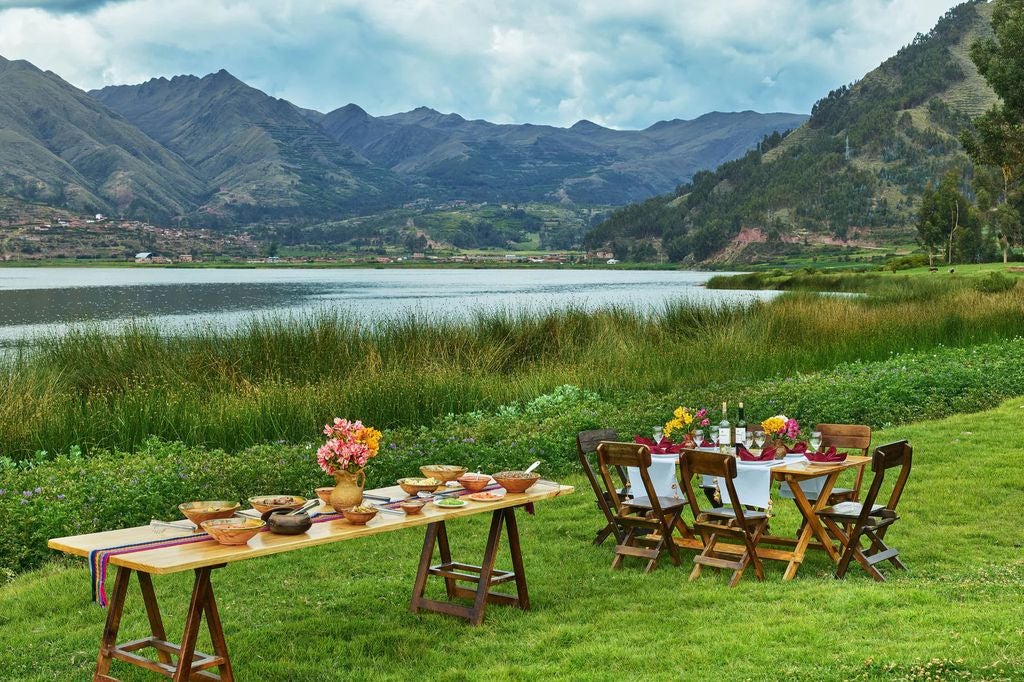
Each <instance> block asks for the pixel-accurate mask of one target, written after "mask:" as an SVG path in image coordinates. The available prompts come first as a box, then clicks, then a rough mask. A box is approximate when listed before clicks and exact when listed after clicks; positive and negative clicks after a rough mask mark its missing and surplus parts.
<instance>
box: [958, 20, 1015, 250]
mask: <svg viewBox="0 0 1024 682" xmlns="http://www.w3.org/2000/svg"><path fill="white" fill-rule="evenodd" d="M992 30H993V33H994V37H993V38H988V39H985V40H979V41H977V42H975V43H974V44H973V45H972V46H971V60H972V61H973V62H974V64H975V66H977V67H978V72H979V73H981V75H982V76H984V78H985V80H986V81H988V84H989V85H990V86H991V87H992V89H993V90H995V92H996V94H997V95H999V97H1000V99H1001V102H998V103H996V104H994V105H992V107H991V108H990V109H989V110H988V111H986V112H985V113H984V114H982V115H981V116H979V117H978V118H976V119H974V130H973V131H964V132H963V134H962V135H961V142H962V143H963V145H964V149H965V150H966V151H967V154H968V155H969V156H970V157H971V159H972V160H973V161H974V162H975V163H977V164H979V165H983V166H993V167H995V168H998V169H999V172H1000V175H1001V179H1002V188H1001V192H1000V195H999V197H998V200H997V201H996V203H995V206H994V212H995V229H996V231H997V234H998V238H999V243H1000V246H1001V247H1002V249H1003V262H1004V263H1005V262H1006V261H1007V260H1009V252H1010V249H1012V248H1013V247H1014V246H1015V245H1017V244H1020V243H1022V242H1024V227H1022V225H1021V221H1020V214H1019V212H1018V211H1017V210H1015V209H1014V208H1013V207H1012V206H1009V205H1008V204H1013V203H1019V202H1020V201H1021V198H1022V197H1021V194H1022V188H1021V180H1022V178H1024V87H1022V85H1021V84H1022V83H1024V0H996V3H995V8H994V9H993V12H992ZM1004 206H1005V208H1004Z"/></svg>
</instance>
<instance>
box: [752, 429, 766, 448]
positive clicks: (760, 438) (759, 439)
mask: <svg viewBox="0 0 1024 682" xmlns="http://www.w3.org/2000/svg"><path fill="white" fill-rule="evenodd" d="M754 445H756V446H757V449H758V450H760V449H761V446H762V445H764V431H754Z"/></svg>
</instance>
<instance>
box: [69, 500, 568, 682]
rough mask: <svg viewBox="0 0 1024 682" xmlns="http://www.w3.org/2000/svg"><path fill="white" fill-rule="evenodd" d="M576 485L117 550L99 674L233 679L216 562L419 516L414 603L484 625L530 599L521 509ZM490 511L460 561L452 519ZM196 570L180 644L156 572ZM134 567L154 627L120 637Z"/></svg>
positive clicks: (144, 532) (99, 543)
mask: <svg viewBox="0 0 1024 682" xmlns="http://www.w3.org/2000/svg"><path fill="white" fill-rule="evenodd" d="M572 491H573V488H572V487H571V486H565V485H559V484H556V483H548V482H540V483H538V484H537V485H534V486H533V487H532V488H530V490H528V491H527V492H525V493H516V494H512V493H510V494H508V495H506V496H505V497H504V498H502V499H501V500H496V501H492V502H473V501H471V502H469V504H468V505H466V506H465V507H457V508H450V509H442V508H440V507H436V506H434V505H427V507H425V508H424V510H423V512H422V513H421V514H416V515H412V516H406V515H398V514H388V513H384V512H381V513H378V514H377V516H376V517H374V518H373V519H372V520H371V521H370V522H369V523H368V524H367V525H365V526H354V525H352V524H349V523H348V522H347V521H343V520H336V521H326V522H323V523H317V524H313V527H312V528H310V530H309V531H308V532H306V533H305V534H303V535H275V534H272V533H269V532H263V533H259V534H258V535H257V536H256V537H255V538H253V539H252V540H250V541H249V543H248V544H246V545H241V546H234V547H231V546H224V545H219V544H217V543H216V542H214V541H212V540H211V541H209V542H197V543H192V544H185V545H180V546H176V547H163V548H158V549H151V550H144V551H139V552H134V553H128V554H115V555H113V556H112V557H111V559H110V565H111V567H112V568H113V567H115V566H116V568H117V575H116V577H115V578H114V585H113V589H112V592H111V595H110V603H109V606H108V611H107V620H106V625H105V627H104V629H103V638H102V640H101V642H100V651H99V656H98V658H97V662H96V672H95V675H94V676H93V679H94V680H98V681H103V682H108V681H113V682H116V680H117V678H115V677H113V676H111V674H110V668H111V664H112V663H113V662H114V661H122V662H124V663H128V664H131V665H135V666H138V667H141V668H145V669H147V670H151V671H153V672H155V673H159V674H161V675H163V676H164V677H168V678H171V679H172V680H175V681H184V680H222V681H224V682H230V681H231V680H234V674H233V672H232V667H231V660H230V657H229V655H228V648H227V642H226V640H225V638H224V631H223V628H222V627H221V621H220V614H219V613H218V611H217V601H216V599H215V597H214V593H213V584H212V582H211V580H210V575H211V573H212V572H213V570H214V569H218V568H222V567H224V566H226V565H227V564H230V563H233V562H235V561H242V560H244V559H252V558H256V557H260V556H267V555H270V554H278V553H281V552H287V551H291V550H295V549H301V548H303V547H311V546H315V545H322V544H328V543H333V542H341V541H344V540H351V539H354V538H359V537H364V536H367V535H376V534H379V533H386V532H390V531H394V530H400V529H402V528H409V527H412V526H426V527H427V531H426V539H425V540H424V543H423V550H422V552H421V553H420V562H419V568H418V569H417V572H416V579H415V582H414V584H413V595H412V601H411V603H410V605H409V608H410V610H411V611H413V612H418V611H421V610H428V611H436V612H438V613H444V614H447V615H452V616H456V617H459V618H464V619H465V620H467V621H468V622H469V623H471V624H473V625H479V624H480V623H481V622H482V621H483V617H484V610H485V608H486V606H487V604H488V603H494V604H503V605H509V606H516V607H518V608H521V609H529V608H530V599H529V595H528V593H527V587H526V574H525V572H524V569H523V556H522V551H521V548H520V543H519V529H518V527H517V525H516V517H515V509H516V508H517V507H522V506H524V505H528V504H531V503H535V502H540V501H543V500H548V499H551V498H554V497H558V496H560V495H564V494H567V493H571V492H572ZM370 492H375V493H377V494H379V495H387V496H388V497H390V498H392V499H398V498H401V497H404V495H405V493H403V492H402V490H401V488H398V487H397V486H395V487H390V488H382V489H380V490H376V491H370ZM485 512H490V513H491V524H490V530H489V532H488V536H487V545H486V548H485V549H484V557H483V560H482V562H481V565H479V566H476V565H472V564H466V563H461V562H456V561H453V560H452V555H451V547H450V545H449V542H448V530H447V526H446V522H447V521H450V520H452V519H457V518H461V517H464V516H473V515H475V514H482V513H485ZM503 528H504V530H505V532H506V535H507V538H508V545H509V553H510V554H511V561H512V570H509V571H503V570H498V569H496V568H495V564H496V563H497V555H498V548H499V544H500V539H501V534H502V529H503ZM160 539H168V538H166V537H165V536H161V535H158V534H157V533H156V532H154V530H153V529H152V528H150V527H149V526H140V527H137V528H125V529H121V530H114V531H107V532H103V533H90V534H88V535H76V536H72V537H65V538H54V539H52V540H50V542H49V546H50V547H51V548H53V549H56V550H59V551H61V552H65V553H67V554H73V555H77V556H82V557H88V556H89V552H90V551H92V550H94V549H99V548H110V547H120V546H124V545H129V544H133V543H140V542H146V541H150V540H160ZM435 547H436V548H437V549H439V552H440V558H441V563H439V564H436V565H435V564H433V563H432V562H433V555H434V550H435ZM189 570H191V571H194V572H195V580H194V582H193V587H192V597H191V600H190V601H189V607H188V612H187V614H186V617H185V628H184V631H183V633H182V637H181V643H180V644H174V643H171V642H169V641H168V640H167V635H166V632H165V630H164V625H163V619H162V617H161V614H160V608H159V605H158V604H157V600H156V594H155V592H154V590H153V581H152V576H153V575H164V574H169V573H177V572H181V571H189ZM133 574H135V575H136V576H138V581H139V588H140V589H141V591H142V600H143V604H144V605H145V609H146V615H147V617H148V620H149V629H150V635H149V636H148V637H143V638H140V639H134V640H131V641H127V642H123V643H121V644H118V642H117V640H118V633H119V630H120V625H121V616H122V614H123V612H124V603H125V598H126V596H127V594H128V587H129V583H130V581H131V576H132V575H133ZM431 576H436V577H439V578H442V579H443V580H444V583H445V591H446V597H447V600H445V601H441V600H434V599H428V598H426V597H425V596H424V594H425V590H426V584H427V579H428V578H429V577H431ZM462 582H468V583H475V584H476V588H475V589H469V588H466V587H462V586H461V585H459V583H462ZM506 582H514V583H515V594H514V595H512V594H502V593H499V592H494V591H492V590H491V588H492V587H493V586H494V585H498V584H501V583H506ZM456 599H470V600H472V604H471V605H468V606H467V605H464V604H460V603H457V602H456V601H455V600H456ZM204 619H205V620H206V624H207V627H208V628H209V632H210V639H211V642H212V644H213V653H212V654H206V653H202V652H199V651H196V640H197V639H198V636H199V631H200V628H201V626H202V621H203V620H204ZM147 648H153V649H155V650H156V660H153V659H152V658H147V657H146V656H142V655H141V654H140V653H139V652H140V651H142V650H144V649H147ZM213 668H217V673H214V672H213Z"/></svg>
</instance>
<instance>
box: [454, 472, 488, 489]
mask: <svg viewBox="0 0 1024 682" xmlns="http://www.w3.org/2000/svg"><path fill="white" fill-rule="evenodd" d="M459 483H461V484H462V487H463V488H465V489H466V490H472V491H473V492H475V493H478V492H480V491H481V490H483V489H484V488H486V487H487V486H489V485H490V484H491V477H490V476H487V475H485V474H463V475H462V476H459Z"/></svg>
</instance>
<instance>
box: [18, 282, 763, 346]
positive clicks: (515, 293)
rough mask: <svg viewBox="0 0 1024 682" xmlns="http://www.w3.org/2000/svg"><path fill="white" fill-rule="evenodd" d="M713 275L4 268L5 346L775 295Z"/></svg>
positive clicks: (640, 305)
mask: <svg viewBox="0 0 1024 682" xmlns="http://www.w3.org/2000/svg"><path fill="white" fill-rule="evenodd" d="M709 277H711V274H710V273H706V272H679V271H673V272H643V271H626V270H607V271H601V270H543V269H537V270H468V269H467V270H463V269H453V270H444V269H430V270H397V269H387V270H384V269H381V270H378V269H340V270H294V269H280V270H274V269H253V270H229V269H225V270H214V269H195V270H185V269H183V270H174V269H164V268H152V269H146V268H0V339H7V340H10V339H14V338H19V337H25V336H31V335H33V334H37V333H40V332H51V331H60V330H62V329H66V328H67V325H69V324H97V323H100V324H103V325H112V326H116V325H117V324H119V323H123V322H125V321H127V320H132V319H139V318H146V319H147V320H148V321H151V322H154V323H157V324H159V325H161V326H162V327H165V328H167V329H168V330H178V329H182V328H187V327H189V326H191V325H197V324H210V323H213V324H219V325H226V326H231V325H235V324H238V323H239V322H241V321H243V320H245V319H246V318H248V317H251V316H253V315H266V314H284V315H289V314H302V313H308V312H311V311H314V310H318V309H331V308H343V309H346V310H349V311H353V312H357V313H359V314H360V315H363V316H369V317H371V318H372V317H381V316H394V315H402V314H407V313H408V312H410V311H416V312H420V313H426V314H430V315H436V316H449V317H452V316H462V315H466V314H467V313H468V312H470V311H473V310H478V309H494V308H529V309H534V310H546V309H551V308H560V307H566V306H570V305H575V306H584V307H588V308H592V307H599V306H602V305H609V304H620V305H621V304H626V305H631V306H634V307H638V308H656V307H659V306H661V305H663V304H664V303H665V302H667V301H669V300H674V299H680V298H686V299H690V300H698V301H749V300H751V299H753V298H770V297H771V296H774V295H775V292H765V291H714V290H708V289H704V288H703V286H702V285H703V283H704V282H705V281H707V279H708V278H709Z"/></svg>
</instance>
